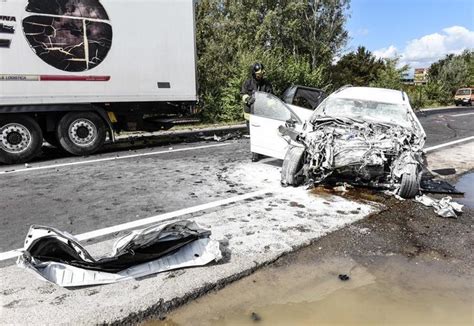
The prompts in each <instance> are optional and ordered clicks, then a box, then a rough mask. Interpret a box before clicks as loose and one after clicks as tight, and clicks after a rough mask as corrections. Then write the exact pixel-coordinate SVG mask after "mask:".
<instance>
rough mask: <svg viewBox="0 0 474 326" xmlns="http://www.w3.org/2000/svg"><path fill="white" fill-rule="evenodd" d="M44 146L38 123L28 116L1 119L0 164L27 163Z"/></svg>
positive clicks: (12, 116)
mask: <svg viewBox="0 0 474 326" xmlns="http://www.w3.org/2000/svg"><path fill="white" fill-rule="evenodd" d="M42 144H43V133H42V131H41V128H40V126H39V125H38V123H37V122H36V121H35V120H34V119H33V118H31V117H29V116H27V115H11V116H5V117H3V118H1V119H0V162H1V163H5V164H16V163H25V162H28V161H29V160H31V159H32V158H33V157H35V156H36V155H37V154H38V152H39V151H40V149H41V145H42Z"/></svg>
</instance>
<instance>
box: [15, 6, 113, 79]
mask: <svg viewBox="0 0 474 326" xmlns="http://www.w3.org/2000/svg"><path fill="white" fill-rule="evenodd" d="M26 11H27V12H30V13H34V14H33V15H31V16H28V17H26V18H25V19H24V20H23V31H24V33H25V36H26V38H27V40H28V42H29V43H30V46H31V48H32V49H33V51H34V52H35V53H36V54H37V55H38V57H40V58H41V59H42V60H43V61H44V62H46V63H47V64H49V65H51V66H53V67H55V68H58V69H60V70H63V71H70V72H77V71H87V70H90V69H93V68H95V67H97V66H98V65H99V64H100V63H102V61H104V59H105V58H106V57H107V54H108V53H109V51H110V48H111V46H112V26H111V25H110V22H109V16H108V15H107V12H106V11H105V8H104V7H103V6H102V4H100V2H99V1H98V0H55V1H45V0H29V1H28V5H27V7H26Z"/></svg>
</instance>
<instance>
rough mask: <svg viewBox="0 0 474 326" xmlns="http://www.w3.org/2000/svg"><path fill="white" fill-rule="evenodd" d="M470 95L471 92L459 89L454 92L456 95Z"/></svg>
mask: <svg viewBox="0 0 474 326" xmlns="http://www.w3.org/2000/svg"><path fill="white" fill-rule="evenodd" d="M470 94H471V90H470V89H459V90H458V91H457V92H456V95H470Z"/></svg>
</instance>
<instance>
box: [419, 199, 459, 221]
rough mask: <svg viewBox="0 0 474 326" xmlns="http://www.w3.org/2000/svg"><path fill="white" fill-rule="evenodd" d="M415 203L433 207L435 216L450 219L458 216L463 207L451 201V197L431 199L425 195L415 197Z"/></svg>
mask: <svg viewBox="0 0 474 326" xmlns="http://www.w3.org/2000/svg"><path fill="white" fill-rule="evenodd" d="M415 201H417V202H419V203H421V204H423V205H425V206H427V207H433V208H434V211H435V213H436V214H438V215H439V216H441V217H451V218H456V217H457V216H458V214H460V213H462V208H463V207H464V206H463V205H461V204H458V203H456V202H453V201H452V198H451V197H449V196H448V197H444V198H442V199H439V200H437V199H433V198H431V197H428V196H426V195H422V196H417V197H416V198H415Z"/></svg>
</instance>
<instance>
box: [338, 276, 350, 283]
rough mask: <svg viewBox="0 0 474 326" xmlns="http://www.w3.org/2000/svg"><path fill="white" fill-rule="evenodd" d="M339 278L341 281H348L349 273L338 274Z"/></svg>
mask: <svg viewBox="0 0 474 326" xmlns="http://www.w3.org/2000/svg"><path fill="white" fill-rule="evenodd" d="M338 277H339V279H340V280H341V281H343V282H346V281H349V280H350V279H351V278H350V277H349V275H346V274H339V276H338Z"/></svg>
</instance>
